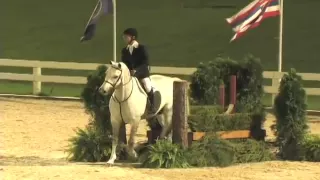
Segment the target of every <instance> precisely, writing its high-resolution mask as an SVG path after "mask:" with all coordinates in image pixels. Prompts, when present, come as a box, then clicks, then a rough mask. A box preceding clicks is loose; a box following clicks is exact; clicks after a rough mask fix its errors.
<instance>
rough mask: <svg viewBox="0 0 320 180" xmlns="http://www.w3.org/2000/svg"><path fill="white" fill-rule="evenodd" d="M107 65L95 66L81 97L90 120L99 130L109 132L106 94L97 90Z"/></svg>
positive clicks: (107, 98)
mask: <svg viewBox="0 0 320 180" xmlns="http://www.w3.org/2000/svg"><path fill="white" fill-rule="evenodd" d="M106 70H107V67H106V66H105V65H101V66H99V67H97V69H96V71H93V72H92V73H91V74H90V75H89V76H88V77H87V84H86V85H85V87H84V89H83V91H82V93H81V97H82V99H83V103H84V106H85V109H86V112H87V113H88V114H90V115H91V118H92V119H91V122H90V123H93V124H94V126H95V127H96V128H98V129H99V131H101V132H105V133H107V132H110V131H111V129H112V128H111V124H110V112H109V99H110V97H108V96H103V95H101V94H100V93H99V92H98V88H99V87H100V86H101V84H102V83H103V81H104V78H105V72H106Z"/></svg>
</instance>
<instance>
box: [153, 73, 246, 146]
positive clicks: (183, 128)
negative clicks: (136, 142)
mask: <svg viewBox="0 0 320 180" xmlns="http://www.w3.org/2000/svg"><path fill="white" fill-rule="evenodd" d="M230 78H231V79H230V103H229V105H228V108H227V110H226V111H225V112H224V115H232V113H234V112H235V107H236V97H237V90H236V89H237V77H236V76H231V77H230ZM188 86H189V83H188V82H186V81H182V82H181V81H176V82H174V84H173V115H172V131H173V132H172V141H173V143H177V144H181V145H182V146H183V147H188V146H189V145H191V143H192V141H197V140H200V139H202V138H203V137H204V136H205V135H206V134H211V133H210V132H189V128H188V114H189V101H188V89H189V88H188ZM219 105H220V106H221V107H222V108H223V109H225V86H224V85H220V86H219ZM212 133H214V132H212ZM159 134H160V131H155V130H153V131H147V137H148V143H150V144H152V143H154V142H155V141H156V139H157V138H158V137H159ZM216 134H218V135H219V136H220V137H221V138H223V139H244V138H250V137H251V135H250V131H249V130H236V131H219V132H216Z"/></svg>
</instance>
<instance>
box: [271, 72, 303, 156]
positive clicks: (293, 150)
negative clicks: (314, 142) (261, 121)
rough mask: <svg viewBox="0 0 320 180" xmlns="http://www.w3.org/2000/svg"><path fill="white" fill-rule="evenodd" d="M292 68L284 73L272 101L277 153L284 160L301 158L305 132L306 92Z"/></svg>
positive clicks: (299, 77) (300, 79)
mask: <svg viewBox="0 0 320 180" xmlns="http://www.w3.org/2000/svg"><path fill="white" fill-rule="evenodd" d="M301 81H302V78H301V76H299V75H297V73H296V71H295V70H294V69H291V71H290V72H289V73H288V74H285V75H284V76H283V77H282V79H281V83H280V87H279V94H278V95H277V97H276V99H275V103H274V111H275V116H276V135H277V143H278V145H279V149H280V152H279V155H280V157H281V158H283V159H286V160H303V156H304V155H303V154H304V152H303V147H302V144H301V143H302V142H303V139H304V137H305V135H306V133H307V128H308V126H307V119H306V107H307V106H306V103H305V102H306V93H305V90H304V89H303V87H302V84H301Z"/></svg>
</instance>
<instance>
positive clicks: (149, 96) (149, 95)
mask: <svg viewBox="0 0 320 180" xmlns="http://www.w3.org/2000/svg"><path fill="white" fill-rule="evenodd" d="M148 99H149V101H150V109H149V112H150V113H151V114H153V113H155V112H156V110H155V107H154V93H153V89H151V91H150V92H149V93H148Z"/></svg>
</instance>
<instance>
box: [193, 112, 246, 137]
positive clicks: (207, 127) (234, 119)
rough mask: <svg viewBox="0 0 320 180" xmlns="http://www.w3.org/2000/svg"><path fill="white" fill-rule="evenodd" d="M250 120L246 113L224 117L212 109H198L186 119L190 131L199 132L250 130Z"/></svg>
mask: <svg viewBox="0 0 320 180" xmlns="http://www.w3.org/2000/svg"><path fill="white" fill-rule="evenodd" d="M251 122H252V119H251V116H250V114H248V113H237V114H231V115H224V114H221V113H220V112H219V110H217V109H214V108H201V109H200V108H199V110H198V111H197V112H196V113H195V114H191V115H190V116H189V117H188V123H189V127H190V129H191V130H192V131H193V132H195V131H198V132H199V131H200V132H216V131H228V130H243V129H248V130H249V129H250V125H251Z"/></svg>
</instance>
